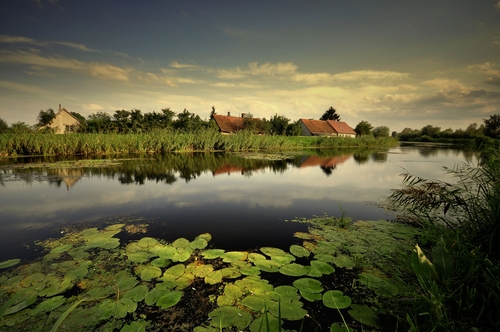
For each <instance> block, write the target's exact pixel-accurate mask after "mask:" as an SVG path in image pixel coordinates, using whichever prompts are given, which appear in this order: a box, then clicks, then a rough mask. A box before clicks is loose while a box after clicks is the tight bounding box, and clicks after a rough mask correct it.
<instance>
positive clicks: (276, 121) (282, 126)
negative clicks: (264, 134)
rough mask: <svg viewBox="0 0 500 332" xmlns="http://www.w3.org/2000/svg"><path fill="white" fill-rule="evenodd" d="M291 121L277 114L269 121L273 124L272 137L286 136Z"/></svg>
mask: <svg viewBox="0 0 500 332" xmlns="http://www.w3.org/2000/svg"><path fill="white" fill-rule="evenodd" d="M289 122H290V119H288V118H286V117H285V116H283V115H278V114H275V115H273V116H272V117H271V119H269V123H270V124H271V128H270V133H271V135H283V136H284V135H286V130H287V128H288V123H289Z"/></svg>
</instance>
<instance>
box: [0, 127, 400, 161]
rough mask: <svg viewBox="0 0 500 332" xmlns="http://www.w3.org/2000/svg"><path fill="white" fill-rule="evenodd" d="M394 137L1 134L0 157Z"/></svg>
mask: <svg viewBox="0 0 500 332" xmlns="http://www.w3.org/2000/svg"><path fill="white" fill-rule="evenodd" d="M396 145H397V140H395V139H393V138H384V139H375V138H373V137H361V138H343V137H305V136H271V135H254V134H252V133H250V132H246V131H241V132H238V133H236V134H233V135H222V134H220V133H218V132H217V131H214V130H203V131H200V132H197V133H179V132H174V131H172V130H158V131H154V132H149V133H143V134H69V135H55V134H42V133H28V134H1V135H0V156H2V157H12V156H33V155H39V156H57V155H91V154H129V153H163V152H192V151H205V152H211V151H280V150H300V149H307V148H335V149H336V148H346V147H373V146H396Z"/></svg>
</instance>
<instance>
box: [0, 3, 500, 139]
mask: <svg viewBox="0 0 500 332" xmlns="http://www.w3.org/2000/svg"><path fill="white" fill-rule="evenodd" d="M59 104H61V105H62V107H64V108H66V109H67V110H68V111H73V112H78V113H80V114H81V115H83V116H84V117H88V116H89V115H91V114H93V113H96V112H107V113H108V114H110V115H112V114H114V112H115V111H116V110H122V109H125V110H133V109H139V110H141V111H142V112H143V113H148V112H153V111H155V112H159V111H160V110H161V109H163V108H170V109H172V110H173V111H174V112H175V113H180V112H182V111H183V110H184V109H187V110H188V111H189V112H191V113H195V114H197V115H199V116H200V117H201V118H202V119H208V118H209V115H210V112H211V110H212V106H213V107H215V109H216V112H217V113H219V114H224V115H225V114H227V113H228V112H230V114H231V115H240V114H241V113H250V114H252V115H253V116H254V117H258V118H267V119H269V118H270V117H272V116H274V115H276V114H277V115H282V116H285V117H287V118H289V119H290V120H292V121H296V120H298V119H300V118H307V119H319V118H320V117H321V115H322V114H323V113H324V112H325V111H326V110H327V109H328V108H329V107H333V108H335V109H336V111H337V113H338V114H339V115H340V117H341V120H342V121H345V122H347V123H348V124H349V125H350V126H351V127H353V128H354V127H355V126H356V125H357V124H358V123H359V122H360V121H368V122H369V123H370V124H372V126H374V127H377V126H388V127H389V128H390V130H391V131H398V132H400V131H401V130H403V129H404V128H413V129H421V128H422V127H424V126H426V125H429V124H430V125H433V126H439V127H441V129H442V130H444V129H447V128H452V129H454V130H455V129H459V128H461V129H466V128H467V127H468V126H469V125H470V124H472V123H477V124H482V123H483V121H484V119H488V118H489V116H490V115H493V114H498V113H500V1H498V0H454V1H451V0H420V1H400V0H379V1H373V0H349V1H345V0H331V1H323V0H312V1H297V0H274V1H260V0H253V1H240V0H233V1H217V0H213V1H206V0H205V1H203V0H196V1H189V0H185V1H131V0H119V1H118V0H107V1H102V0H98V1H94V0H87V1H70V0H2V1H1V2H0V118H1V119H3V120H4V121H6V122H7V123H8V124H9V125H11V124H12V123H15V122H18V121H21V122H25V123H26V124H29V125H33V124H35V123H36V122H37V116H38V113H39V112H40V110H46V109H48V108H52V109H54V110H56V111H57V109H58V107H59Z"/></svg>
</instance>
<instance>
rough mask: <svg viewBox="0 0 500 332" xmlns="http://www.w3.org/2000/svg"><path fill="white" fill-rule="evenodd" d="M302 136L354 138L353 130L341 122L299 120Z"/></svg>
mask: <svg viewBox="0 0 500 332" xmlns="http://www.w3.org/2000/svg"><path fill="white" fill-rule="evenodd" d="M299 124H300V127H301V128H302V136H339V137H356V132H355V131H354V129H352V128H351V127H349V125H348V124H347V123H345V122H342V121H333V120H326V121H323V120H312V119H300V120H299Z"/></svg>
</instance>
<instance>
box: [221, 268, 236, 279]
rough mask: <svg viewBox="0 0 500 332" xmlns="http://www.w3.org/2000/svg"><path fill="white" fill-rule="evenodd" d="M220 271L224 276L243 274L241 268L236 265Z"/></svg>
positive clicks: (233, 276) (232, 276)
mask: <svg viewBox="0 0 500 332" xmlns="http://www.w3.org/2000/svg"><path fill="white" fill-rule="evenodd" d="M220 273H221V274H222V278H231V279H234V278H238V277H239V276H241V273H240V270H238V269H235V268H234V267H226V268H223V269H221V270H220Z"/></svg>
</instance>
